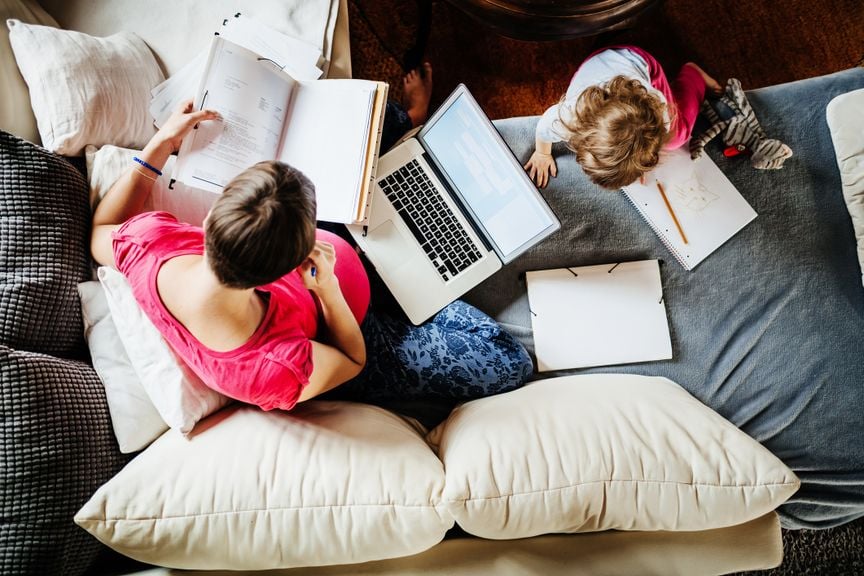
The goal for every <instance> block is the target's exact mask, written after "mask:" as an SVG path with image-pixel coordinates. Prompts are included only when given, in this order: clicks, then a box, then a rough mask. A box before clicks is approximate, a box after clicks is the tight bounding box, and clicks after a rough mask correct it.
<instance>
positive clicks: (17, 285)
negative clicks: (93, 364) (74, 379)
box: [0, 131, 90, 358]
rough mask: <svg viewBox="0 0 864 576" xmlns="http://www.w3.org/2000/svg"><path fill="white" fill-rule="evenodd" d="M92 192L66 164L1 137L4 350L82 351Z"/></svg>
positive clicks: (0, 331) (0, 328) (0, 335)
mask: <svg viewBox="0 0 864 576" xmlns="http://www.w3.org/2000/svg"><path fill="white" fill-rule="evenodd" d="M88 194H89V189H88V186H87V182H86V180H85V179H84V177H83V176H82V174H81V173H80V172H78V170H76V169H75V168H74V167H73V166H72V165H71V164H69V163H68V162H67V161H65V160H64V159H63V158H61V157H59V156H56V155H54V154H51V153H50V152H47V151H46V150H44V149H42V148H40V147H38V146H35V145H33V144H31V143H29V142H26V141H24V140H21V139H20V138H17V137H15V136H12V135H11V134H9V133H8V132H3V131H0V344H5V345H6V346H9V347H11V348H15V349H18V350H30V351H34V352H42V353H45V354H51V355H54V356H63V357H72V358H75V357H81V356H82V354H83V353H84V350H85V348H84V342H83V324H82V320H81V305H80V303H79V300H78V292H77V289H76V287H77V285H78V283H79V282H81V281H83V280H87V279H89V277H90V254H89V235H90V206H89V203H88Z"/></svg>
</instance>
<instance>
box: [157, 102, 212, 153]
mask: <svg viewBox="0 0 864 576" xmlns="http://www.w3.org/2000/svg"><path fill="white" fill-rule="evenodd" d="M219 118H221V116H219V113H218V112H216V111H215V110H195V108H194V106H193V104H192V99H191V98H190V99H189V100H186V101H185V102H182V103H181V104H180V106H178V107H177V109H176V110H174V112H173V113H172V114H171V116H170V117H169V118H168V120H166V121H165V124H163V125H162V128H160V129H159V132H157V133H156V135H155V136H154V137H153V140H151V142H153V143H155V144H157V145H165V146H167V147H168V148H169V150H168V153H169V154H173V153H174V152H177V151H178V150H180V144H181V143H182V142H183V138H184V137H185V136H186V134H188V133H189V131H190V130H191V129H192V127H193V126H195V125H196V124H198V123H199V122H201V121H204V120H217V119H219Z"/></svg>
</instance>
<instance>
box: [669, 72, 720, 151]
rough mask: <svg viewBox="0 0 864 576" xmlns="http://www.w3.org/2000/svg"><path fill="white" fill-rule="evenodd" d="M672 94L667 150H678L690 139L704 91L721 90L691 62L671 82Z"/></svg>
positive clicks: (717, 91) (716, 91) (712, 79)
mask: <svg viewBox="0 0 864 576" xmlns="http://www.w3.org/2000/svg"><path fill="white" fill-rule="evenodd" d="M671 89H672V94H673V96H674V98H675V106H676V114H677V117H676V119H675V123H674V125H673V126H672V134H671V137H670V138H669V142H668V143H667V144H666V147H667V148H678V147H679V146H681V145H683V144H684V143H685V142H687V140H689V139H690V135H691V134H692V133H693V126H694V125H695V124H696V116H698V115H699V108H700V107H701V106H702V101H703V100H705V92H706V89H708V90H711V91H712V92H713V93H715V94H720V92H722V88H721V87H720V84H718V83H717V81H716V80H714V78H712V77H711V76H709V75H708V74H706V73H705V71H704V70H702V69H701V68H700V67H699V66H697V65H696V64H694V63H693V62H688V63H687V64H685V65H684V66H682V67H681V71H680V72H678V76H677V77H676V78H675V81H674V82H672V86H671Z"/></svg>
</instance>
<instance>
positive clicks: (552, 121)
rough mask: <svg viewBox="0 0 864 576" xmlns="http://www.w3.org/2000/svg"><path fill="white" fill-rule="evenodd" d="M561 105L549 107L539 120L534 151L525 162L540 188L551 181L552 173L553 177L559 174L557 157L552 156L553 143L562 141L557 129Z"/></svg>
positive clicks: (529, 173) (526, 167)
mask: <svg viewBox="0 0 864 576" xmlns="http://www.w3.org/2000/svg"><path fill="white" fill-rule="evenodd" d="M561 106H562V104H556V105H554V106H551V107H549V108H548V109H547V110H546V112H544V113H543V115H542V116H541V117H540V119H539V120H538V121H537V129H536V130H535V137H534V153H533V154H531V158H530V159H529V160H528V163H527V164H525V170H527V171H528V176H530V177H531V179H532V180H533V181H534V182H535V183H536V184H537V186H539V187H540V188H545V187H546V184H548V183H549V175H550V174H551V175H552V177H553V178H554V177H556V176H558V166H557V165H556V164H555V158H553V157H552V144H554V143H555V142H560V141H561V136H560V134H559V133H558V131H557V130H556V129H555V128H556V123H559V124H560V122H561V120H560V118H559V114H560V110H561Z"/></svg>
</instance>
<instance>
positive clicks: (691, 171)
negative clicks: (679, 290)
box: [624, 146, 756, 270]
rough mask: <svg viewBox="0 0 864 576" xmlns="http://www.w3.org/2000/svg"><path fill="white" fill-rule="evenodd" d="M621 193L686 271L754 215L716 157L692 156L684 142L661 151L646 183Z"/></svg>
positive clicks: (647, 176)
mask: <svg viewBox="0 0 864 576" xmlns="http://www.w3.org/2000/svg"><path fill="white" fill-rule="evenodd" d="M661 188H662V190H663V192H662V193H661ZM624 192H625V193H626V194H627V196H628V197H629V198H630V200H631V201H632V202H633V204H634V205H635V206H636V208H637V209H639V211H640V212H641V213H642V214H643V216H644V217H645V218H646V220H648V221H649V223H651V225H652V227H653V228H654V230H655V232H657V234H658V235H659V236H660V237H661V239H662V240H663V241H664V243H666V245H667V246H668V247H669V249H670V250H671V251H672V252H673V254H675V252H677V255H676V257H677V258H679V260H680V261H681V264H682V265H683V266H684V267H685V268H687V269H688V270H691V269H693V267H695V266H696V265H697V264H698V263H699V262H701V261H702V260H704V259H705V258H707V257H708V255H710V254H711V253H712V252H714V251H715V250H716V249H717V248H719V247H720V246H721V245H722V244H723V243H725V242H726V241H727V240H729V239H730V238H731V237H732V236H734V235H735V234H737V233H738V232H739V231H740V230H741V229H742V228H744V226H746V225H747V224H748V223H749V222H750V221H752V220H753V219H754V218H756V212H755V211H754V210H753V208H752V207H751V206H750V204H749V203H747V201H746V200H745V199H744V197H743V196H741V194H740V193H739V192H738V190H736V189H735V186H733V185H732V183H731V182H730V181H729V179H728V178H727V177H726V175H725V174H723V172H722V171H721V170H720V168H718V167H717V165H716V164H715V163H714V161H713V160H712V159H711V158H710V157H709V156H708V155H707V154H702V156H700V157H699V158H697V159H696V160H691V159H690V153H689V152H688V151H687V147H686V146H685V147H683V148H678V149H676V150H669V151H665V152H664V153H663V155H662V156H661V159H660V164H659V165H658V166H657V167H656V168H655V169H654V170H653V171H652V172H651V173H650V174H648V175H646V176H645V184H641V183H640V182H635V183H633V184H631V185H629V186H625V187H624ZM664 194H665V196H666V200H668V202H669V206H667V205H666V201H664V199H663V195H664ZM673 214H674V218H673ZM676 219H677V221H678V222H677V224H676V222H675V220H676Z"/></svg>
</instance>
